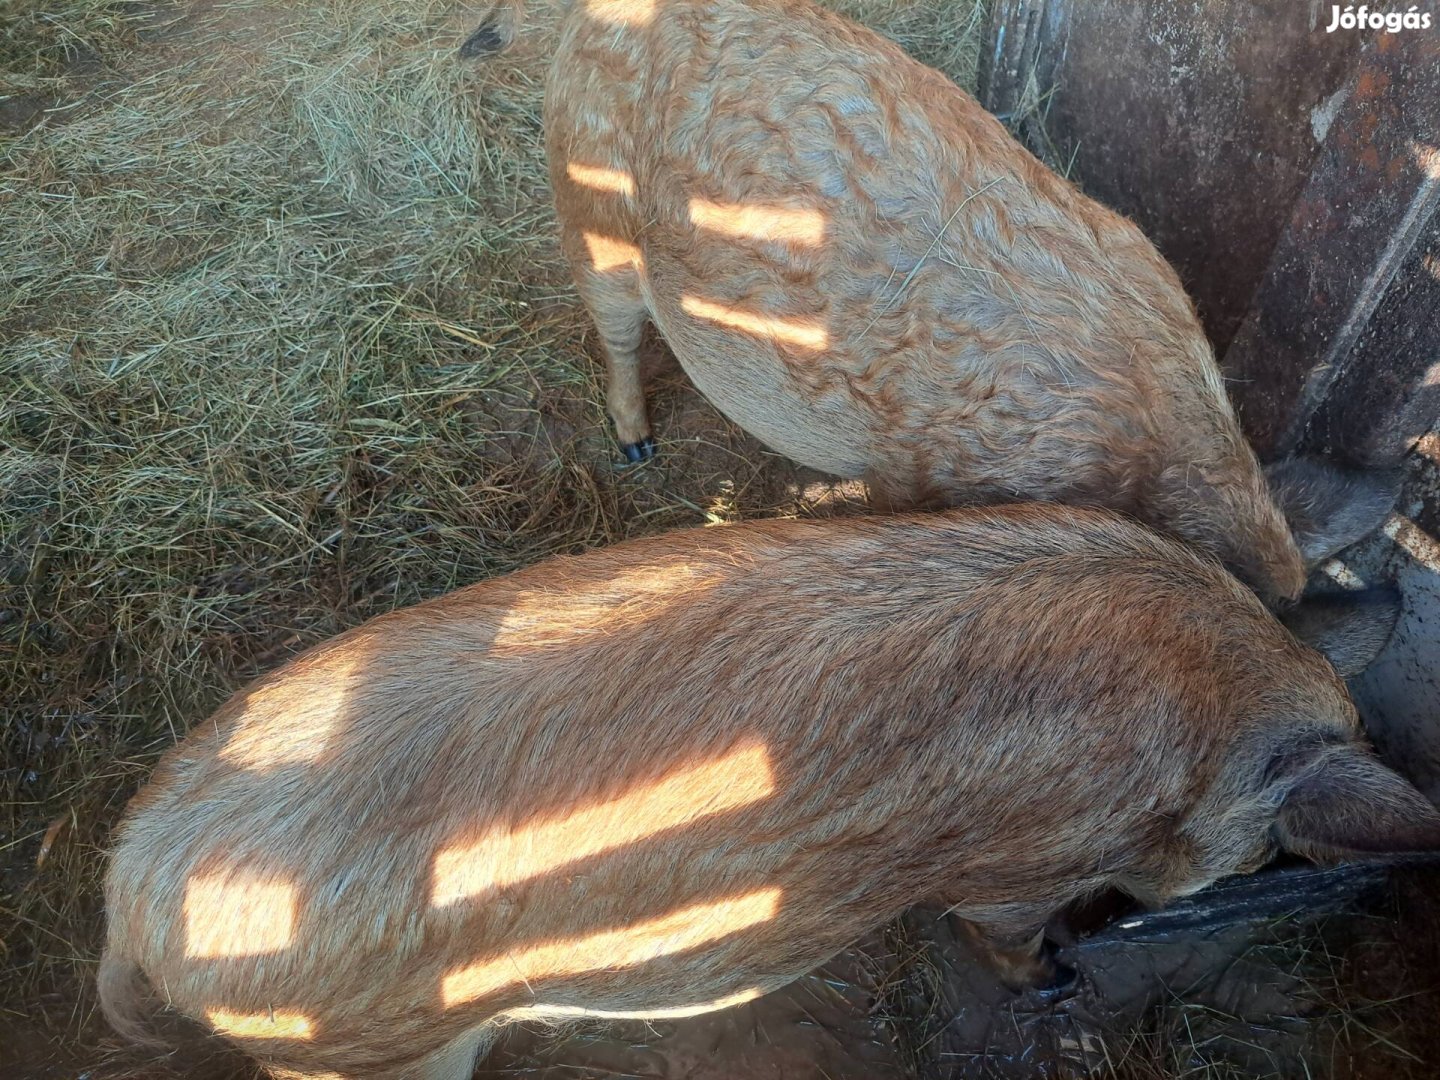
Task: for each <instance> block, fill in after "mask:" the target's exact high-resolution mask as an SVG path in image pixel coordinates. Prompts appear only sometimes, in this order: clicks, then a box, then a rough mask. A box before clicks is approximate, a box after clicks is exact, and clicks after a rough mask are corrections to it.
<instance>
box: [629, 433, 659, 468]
mask: <svg viewBox="0 0 1440 1080" xmlns="http://www.w3.org/2000/svg"><path fill="white" fill-rule="evenodd" d="M620 452H621V453H622V454H624V455H625V460H626V461H628V462H629V463H630V464H632V465H635V464H638V463H639V462H642V461H649V460H650V459H651V458H653V457H654V456H655V454H656V453H657V452H658V448H657V447H656V445H655V440H654V438H653V437H651V436H649V435H646V436H645V437H644V438H643V439H641V440H640V441H639V442H632V443H625V444H624V445H622V446H621V447H620Z"/></svg>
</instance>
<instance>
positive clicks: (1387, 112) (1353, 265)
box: [1224, 33, 1440, 463]
mask: <svg viewBox="0 0 1440 1080" xmlns="http://www.w3.org/2000/svg"><path fill="white" fill-rule="evenodd" d="M1437 91H1440V35H1436V34H1426V33H1411V34H1405V33H1400V34H1382V35H1380V36H1379V37H1378V38H1376V39H1375V40H1374V43H1373V47H1372V48H1370V49H1367V50H1366V52H1365V54H1364V55H1363V56H1362V57H1361V59H1360V60H1359V62H1358V65H1357V70H1356V72H1355V76H1354V78H1353V79H1352V80H1351V83H1350V89H1349V92H1348V94H1347V97H1346V99H1345V101H1344V104H1343V105H1342V106H1341V108H1340V110H1339V112H1338V114H1337V115H1336V117H1335V119H1334V121H1333V122H1332V123H1331V125H1330V129H1329V132H1328V135H1327V138H1326V140H1325V145H1324V148H1323V151H1322V153H1321V155H1320V157H1319V158H1318V159H1317V161H1316V164H1315V168H1314V170H1313V172H1312V175H1311V177H1310V180H1309V182H1308V183H1307V184H1306V186H1305V189H1304V191H1302V192H1301V194H1300V196H1299V198H1298V199H1297V200H1296V202H1295V205H1294V207H1293V209H1292V210H1291V213H1290V217H1289V221H1288V223H1287V224H1286V227H1285V232H1284V235H1283V236H1282V237H1281V238H1280V240H1279V243H1278V244H1277V245H1276V247H1275V250H1274V253H1273V255H1272V256H1271V259H1270V265H1269V269H1268V272H1267V274H1266V277H1265V280H1264V283H1263V285H1262V286H1261V288H1260V290H1259V291H1258V292H1257V293H1256V295H1255V298H1254V301H1253V303H1252V307H1251V311H1250V314H1249V315H1248V316H1247V317H1246V320H1245V323H1244V325H1243V326H1242V327H1241V329H1240V331H1239V332H1238V333H1237V335H1236V337H1235V340H1234V342H1233V343H1232V345H1231V347H1230V350H1229V351H1228V352H1227V353H1226V355H1225V359H1224V368H1225V371H1226V374H1227V376H1229V377H1230V378H1232V379H1234V380H1235V381H1236V384H1237V385H1236V388H1235V397H1236V405H1237V407H1238V408H1239V411H1240V414H1241V419H1242V421H1243V422H1244V424H1245V428H1246V432H1247V434H1248V435H1249V436H1250V438H1251V440H1252V441H1253V442H1254V443H1255V444H1256V448H1257V450H1259V451H1260V453H1261V455H1262V456H1270V457H1278V456H1283V455H1285V454H1288V453H1291V452H1293V451H1294V450H1296V449H1297V448H1298V447H1299V445H1300V443H1301V440H1302V439H1303V438H1304V436H1305V432H1306V429H1307V426H1308V425H1309V423H1310V421H1311V419H1312V418H1313V417H1315V416H1316V415H1317V414H1318V413H1321V412H1323V411H1324V405H1325V402H1326V399H1327V397H1329V396H1330V394H1331V391H1332V390H1334V389H1336V388H1337V387H1338V386H1346V387H1348V388H1349V389H1350V391H1351V392H1354V390H1355V387H1356V385H1357V383H1364V382H1366V375H1367V374H1368V375H1370V376H1371V377H1372V378H1373V377H1374V375H1375V374H1376V373H1377V372H1379V371H1386V369H1387V365H1390V364H1391V363H1392V362H1398V363H1402V364H1406V365H1408V366H1414V365H1415V364H1420V363H1423V361H1422V359H1421V358H1420V357H1410V358H1409V359H1408V360H1407V359H1406V358H1405V357H1392V356H1380V355H1377V354H1376V353H1374V352H1373V351H1372V352H1371V354H1370V362H1369V363H1368V364H1365V365H1362V366H1361V367H1359V368H1358V369H1357V371H1356V374H1355V376H1354V377H1352V378H1350V379H1343V378H1342V376H1343V375H1344V373H1345V372H1346V370H1347V368H1348V367H1349V366H1351V364H1352V362H1353V360H1354V359H1355V358H1356V357H1359V356H1360V354H1361V352H1362V351H1363V350H1358V349H1357V346H1360V345H1361V344H1362V341H1363V339H1364V337H1365V334H1366V331H1367V328H1369V327H1371V326H1372V325H1375V326H1376V328H1377V331H1376V332H1378V333H1382V334H1390V335H1392V336H1393V330H1392V329H1391V328H1389V327H1382V326H1380V325H1379V324H1378V323H1376V322H1375V318H1374V317H1375V315H1376V313H1377V312H1378V311H1380V310H1381V307H1382V300H1384V299H1385V297H1386V293H1387V291H1388V290H1389V289H1390V287H1391V284H1392V283H1393V282H1394V281H1395V279H1396V276H1397V274H1399V272H1400V271H1401V268H1402V267H1403V266H1405V265H1406V263H1407V261H1410V262H1411V264H1412V269H1413V273H1412V280H1413V281H1415V282H1417V283H1419V284H1420V285H1422V286H1423V279H1425V278H1427V277H1429V276H1430V275H1429V272H1428V271H1427V270H1426V268H1425V267H1424V266H1423V265H1422V264H1418V263H1416V261H1415V260H1414V259H1412V257H1411V256H1412V252H1413V251H1414V249H1415V248H1416V247H1417V245H1418V244H1419V242H1420V241H1421V240H1422V238H1423V237H1424V236H1425V235H1426V234H1427V229H1428V228H1429V222H1430V219H1431V217H1432V216H1433V215H1434V213H1435V209H1436V206H1437V205H1440V145H1437V144H1440V93H1437ZM1426 291H1427V290H1426V289H1425V288H1423V287H1422V288H1420V293H1419V299H1420V301H1421V302H1422V303H1423V302H1424V294H1425V292H1426ZM1407 295H1409V294H1408V293H1407ZM1406 303H1407V301H1406V299H1405V297H1403V296H1397V297H1396V299H1395V304H1397V305H1399V306H1401V307H1404V306H1405V305H1406ZM1387 314H1388V315H1389V316H1390V317H1392V318H1393V317H1395V315H1396V314H1397V312H1395V311H1393V310H1392V311H1389V312H1387ZM1419 314H1420V317H1421V319H1422V321H1429V320H1431V319H1433V313H1431V314H1430V315H1428V316H1427V315H1426V314H1425V313H1423V312H1422V313H1419ZM1433 344H1434V338H1433V335H1432V336H1431V345H1433ZM1377 361H1378V363H1377ZM1410 374H1411V377H1412V379H1413V377H1414V375H1415V374H1416V373H1415V372H1411V373H1410ZM1399 377H1400V374H1399V372H1397V371H1396V370H1395V369H1393V368H1390V369H1389V370H1388V371H1387V372H1386V374H1385V375H1384V376H1383V378H1384V379H1385V380H1386V381H1393V380H1394V379H1396V378H1399ZM1374 390H1375V393H1374V394H1371V393H1370V392H1369V388H1367V392H1366V399H1367V400H1368V401H1369V402H1370V404H1371V407H1372V408H1380V409H1385V410H1389V409H1394V408H1398V407H1401V405H1402V402H1401V400H1400V399H1402V398H1404V397H1405V396H1406V392H1405V388H1404V387H1403V386H1402V387H1400V388H1399V389H1398V390H1394V389H1392V390H1388V391H1387V390H1382V388H1381V387H1379V386H1378V385H1376V386H1375V387H1374ZM1345 404H1346V403H1342V408H1343V406H1344V405H1345ZM1394 422H1395V418H1394V417H1393V416H1390V415H1388V413H1387V414H1386V415H1384V416H1383V418H1382V415H1381V414H1380V413H1376V414H1373V415H1371V416H1370V417H1369V418H1368V419H1367V418H1366V417H1365V416H1363V415H1358V414H1357V413H1356V411H1355V410H1354V409H1353V408H1352V409H1351V410H1350V419H1349V420H1348V421H1345V422H1344V426H1345V429H1346V430H1348V431H1349V432H1350V433H1351V434H1355V433H1356V429H1357V427H1364V426H1366V425H1369V424H1391V425H1392V426H1393V424H1394ZM1427 426H1428V425H1427ZM1332 430H1333V431H1334V432H1335V433H1338V432H1339V431H1340V428H1339V427H1333V428H1332ZM1421 430H1423V428H1422V429H1421ZM1419 434H1420V431H1419V430H1416V431H1412V432H1411V434H1410V440H1411V441H1412V442H1413V440H1414V438H1415V437H1417V436H1418V435H1419ZM1371 441H1372V440H1368V439H1367V440H1366V443H1367V445H1366V446H1365V447H1357V448H1356V450H1355V451H1354V452H1353V453H1352V452H1351V451H1350V450H1349V448H1348V447H1347V446H1344V445H1341V446H1337V447H1335V449H1337V450H1339V451H1340V452H1341V453H1343V454H1345V455H1346V456H1354V457H1359V458H1364V457H1366V456H1367V455H1369V456H1373V455H1374V453H1375V452H1376V451H1377V450H1378V444H1377V445H1369V444H1370V442H1371ZM1382 441H1383V440H1382ZM1404 449H1405V447H1404V446H1399V447H1394V448H1392V452H1391V455H1390V456H1391V458H1392V462H1391V463H1393V462H1394V461H1397V460H1398V459H1399V456H1400V455H1401V454H1403V453H1404Z"/></svg>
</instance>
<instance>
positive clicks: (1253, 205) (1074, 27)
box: [981, 0, 1362, 352]
mask: <svg viewBox="0 0 1440 1080" xmlns="http://www.w3.org/2000/svg"><path fill="white" fill-rule="evenodd" d="M1324 10H1325V9H1323V8H1321V7H1320V6H1319V5H1316V4H1302V3H1294V2H1292V0H1268V2H1262V3H1255V2H1253V0H1178V2H1177V0H1088V2H1083V0H996V3H995V5H994V7H993V8H992V10H991V30H990V32H991V40H990V47H989V49H988V50H987V52H986V54H985V55H984V56H983V58H982V65H981V100H982V101H983V102H984V103H985V105H986V107H987V108H989V109H990V110H991V111H992V112H996V113H997V114H1001V115H1002V116H1006V117H1008V118H1010V119H1011V120H1012V122H1013V123H1014V125H1015V126H1016V127H1017V128H1018V129H1019V130H1020V131H1021V133H1022V135H1023V136H1024V137H1025V140H1026V142H1027V143H1028V144H1029V145H1030V147H1031V149H1032V150H1037V151H1039V152H1041V156H1042V157H1046V158H1047V159H1048V160H1049V162H1050V164H1052V166H1053V165H1059V166H1060V167H1061V168H1062V169H1065V168H1069V167H1072V166H1073V175H1074V177H1075V178H1076V179H1077V180H1078V181H1079V182H1080V183H1081V186H1082V187H1083V188H1084V189H1085V191H1086V192H1087V193H1088V194H1090V195H1092V196H1093V197H1095V198H1097V199H1099V200H1100V201H1101V202H1103V203H1105V204H1106V205H1107V206H1111V207H1113V208H1114V209H1116V210H1119V211H1120V212H1121V213H1123V214H1126V215H1128V216H1130V217H1131V218H1133V219H1134V220H1135V221H1136V222H1137V223H1138V224H1139V225H1140V227H1141V228H1142V229H1144V230H1145V233H1146V235H1147V236H1149V237H1150V238H1151V239H1152V240H1153V241H1155V243H1156V246H1158V247H1159V249H1160V251H1161V252H1162V253H1163V254H1164V255H1165V257H1166V258H1167V259H1169V260H1170V261H1171V262H1172V263H1173V264H1174V265H1175V267H1176V269H1177V270H1178V271H1179V272H1180V276H1181V278H1182V279H1183V280H1184V281H1185V283H1186V286H1187V287H1188V288H1189V289H1190V291H1191V294H1192V295H1193V296H1194V298H1195V300H1196V303H1197V305H1198V306H1199V308H1200V314H1201V318H1202V319H1203V320H1204V323H1205V326H1206V330H1207V332H1208V333H1209V335H1210V338H1211V340H1212V341H1213V342H1214V343H1215V345H1216V348H1217V351H1221V352H1223V351H1224V349H1225V347H1226V345H1227V344H1228V343H1229V341H1230V339H1231V337H1232V336H1233V335H1234V333H1235V330H1236V329H1237V327H1238V326H1239V325H1240V323H1241V321H1242V320H1243V319H1244V317H1245V313H1246V311H1247V310H1248V308H1249V304H1250V299H1251V296H1252V294H1253V293H1254V291H1255V289H1256V287H1257V286H1258V284H1259V282H1260V280H1261V277H1262V275H1263V274H1264V272H1265V268H1266V266H1267V264H1268V262H1269V259H1270V253H1271V250H1272V248H1273V247H1274V245H1275V243H1276V241H1277V240H1278V239H1279V237H1280V235H1281V233H1282V231H1283V229H1284V227H1285V223H1286V220H1287V218H1288V217H1289V214H1290V207H1291V203H1292V202H1293V200H1294V198H1295V196H1296V195H1297V194H1298V193H1299V191H1300V190H1301V189H1302V188H1303V187H1304V185H1305V183H1306V180H1307V178H1308V176H1309V171H1310V164H1311V162H1312V160H1313V159H1314V157H1315V154H1316V151H1317V149H1318V146H1319V139H1317V135H1318V136H1319V137H1320V138H1323V136H1324V135H1325V134H1326V132H1327V130H1328V128H1329V121H1330V116H1331V114H1332V110H1333V108H1334V104H1335V102H1336V95H1337V93H1339V92H1341V91H1342V88H1343V87H1344V85H1345V82H1346V79H1347V77H1348V75H1349V72H1350V68H1351V65H1352V62H1353V60H1354V57H1355V56H1356V54H1357V52H1358V50H1359V47H1360V44H1361V41H1362V38H1361V37H1360V36H1358V35H1356V34H1353V33H1351V34H1340V33H1336V34H1326V33H1325V32H1324V28H1323V26H1320V25H1318V23H1319V18H1320V16H1321V14H1322V12H1323V11H1324ZM1037 110H1038V114H1039V116H1040V120H1039V122H1036V121H1035V119H1034V118H1035V115H1036V111H1037ZM1017 113H1018V114H1021V115H1017Z"/></svg>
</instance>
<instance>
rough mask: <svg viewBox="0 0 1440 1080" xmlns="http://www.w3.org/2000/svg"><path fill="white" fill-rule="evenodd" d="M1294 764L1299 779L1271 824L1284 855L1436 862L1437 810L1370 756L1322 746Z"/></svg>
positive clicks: (1348, 747) (1439, 850) (1439, 845)
mask: <svg viewBox="0 0 1440 1080" xmlns="http://www.w3.org/2000/svg"><path fill="white" fill-rule="evenodd" d="M1294 767H1295V768H1296V769H1297V770H1298V773H1299V775H1298V779H1296V780H1295V782H1294V784H1293V786H1291V788H1290V790H1289V793H1288V794H1287V795H1286V796H1285V801H1284V802H1283V803H1281V804H1280V813H1279V815H1278V816H1277V818H1276V820H1275V826H1274V830H1275V839H1276V841H1277V842H1278V843H1279V844H1280V846H1281V847H1282V848H1283V849H1284V850H1286V851H1289V852H1291V853H1293V854H1296V855H1303V856H1304V857H1305V858H1308V859H1314V860H1315V861H1316V862H1344V861H1346V860H1348V859H1367V858H1368V859H1373V858H1378V857H1383V856H1386V855H1398V854H1426V855H1433V856H1436V857H1440V810H1436V808H1435V806H1434V805H1433V804H1432V803H1431V802H1430V800H1429V799H1427V798H1425V796H1424V795H1422V794H1420V792H1419V790H1417V789H1416V788H1415V787H1414V786H1412V785H1411V784H1410V782H1409V781H1408V780H1406V779H1405V778H1404V777H1402V776H1401V775H1400V774H1399V773H1397V772H1394V771H1393V770H1391V769H1387V768H1386V767H1385V766H1384V765H1382V764H1380V762H1379V761H1377V760H1376V759H1375V756H1374V755H1373V754H1371V753H1369V752H1368V751H1366V750H1364V749H1363V748H1361V747H1359V746H1355V745H1352V744H1345V745H1341V746H1328V747H1325V748H1323V749H1320V750H1318V751H1315V752H1313V753H1310V754H1305V755H1302V756H1301V759H1300V760H1297V761H1296V762H1295V766H1294ZM1283 768H1284V767H1283V766H1282V770H1283ZM1281 779H1282V781H1283V777H1282V778H1281Z"/></svg>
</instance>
